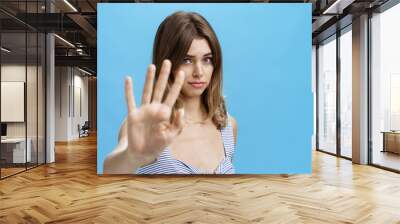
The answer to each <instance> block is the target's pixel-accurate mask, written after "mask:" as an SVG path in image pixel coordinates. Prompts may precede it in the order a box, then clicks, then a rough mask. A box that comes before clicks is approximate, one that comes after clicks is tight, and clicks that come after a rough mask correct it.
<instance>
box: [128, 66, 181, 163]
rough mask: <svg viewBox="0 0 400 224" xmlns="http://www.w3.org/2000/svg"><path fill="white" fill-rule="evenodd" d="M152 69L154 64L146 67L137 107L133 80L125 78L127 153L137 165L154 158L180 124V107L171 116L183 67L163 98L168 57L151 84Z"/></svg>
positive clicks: (169, 68)
mask: <svg viewBox="0 0 400 224" xmlns="http://www.w3.org/2000/svg"><path fill="white" fill-rule="evenodd" d="M155 70H156V68H155V66H154V65H150V66H149V68H148V70H147V75H146V81H145V84H144V88H143V95H142V105H141V106H140V107H136V103H135V97H134V95H133V84H132V80H131V79H130V78H127V79H126V81H125V97H126V103H127V106H128V117H127V134H128V136H127V137H128V155H129V156H132V158H135V160H138V161H140V163H141V164H140V165H145V164H148V163H150V162H152V161H154V160H155V159H156V158H157V157H158V156H159V155H160V153H161V152H162V151H163V150H164V149H165V147H166V146H168V145H169V144H170V143H171V142H172V140H173V139H174V138H175V137H176V136H177V135H178V134H179V133H180V131H181V130H182V128H183V110H178V112H177V113H176V114H174V115H173V116H174V119H172V120H173V122H171V120H170V117H171V113H172V107H173V105H174V104H175V101H176V99H177V98H178V96H179V93H180V91H181V88H182V85H183V82H184V79H185V75H184V73H183V72H182V71H179V72H178V73H177V74H176V76H175V81H174V83H173V85H172V87H171V89H170V90H169V91H168V95H167V96H166V97H165V100H164V102H162V99H163V98H164V97H163V96H164V92H166V86H167V83H168V77H169V75H170V73H171V62H170V61H169V60H165V61H164V62H163V64H162V67H161V70H160V73H159V77H158V80H157V83H156V84H155V86H154V88H153V83H154V78H155V72H156V71H155Z"/></svg>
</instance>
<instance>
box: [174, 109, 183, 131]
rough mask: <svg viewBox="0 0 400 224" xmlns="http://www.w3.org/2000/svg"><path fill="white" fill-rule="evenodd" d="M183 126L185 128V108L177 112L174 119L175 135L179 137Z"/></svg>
mask: <svg viewBox="0 0 400 224" xmlns="http://www.w3.org/2000/svg"><path fill="white" fill-rule="evenodd" d="M183 126H184V110H183V108H181V109H179V110H178V111H177V112H176V114H175V118H174V124H173V129H174V133H175V135H179V134H180V133H181V132H182V130H183Z"/></svg>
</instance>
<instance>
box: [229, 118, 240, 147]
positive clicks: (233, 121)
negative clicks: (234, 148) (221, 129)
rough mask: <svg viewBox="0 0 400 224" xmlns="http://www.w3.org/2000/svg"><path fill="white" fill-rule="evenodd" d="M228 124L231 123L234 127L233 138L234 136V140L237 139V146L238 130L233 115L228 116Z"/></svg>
mask: <svg viewBox="0 0 400 224" xmlns="http://www.w3.org/2000/svg"><path fill="white" fill-rule="evenodd" d="M228 122H229V123H230V125H231V126H232V130H233V136H234V138H235V144H236V139H237V129H238V127H237V122H236V119H235V118H234V117H233V116H232V115H230V114H228Z"/></svg>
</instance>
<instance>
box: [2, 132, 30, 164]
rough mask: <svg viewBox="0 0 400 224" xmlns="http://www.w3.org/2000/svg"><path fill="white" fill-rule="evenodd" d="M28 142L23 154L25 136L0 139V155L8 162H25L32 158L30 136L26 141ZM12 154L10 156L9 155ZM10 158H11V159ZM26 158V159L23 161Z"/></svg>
mask: <svg viewBox="0 0 400 224" xmlns="http://www.w3.org/2000/svg"><path fill="white" fill-rule="evenodd" d="M26 142H27V143H28V144H27V146H28V147H26V154H25V138H6V139H1V157H2V159H5V160H6V162H9V163H25V162H30V161H31V160H32V154H31V145H32V141H31V139H30V138H28V139H27V141H26ZM11 154H12V156H11ZM11 158H12V160H11ZM25 158H27V161H25Z"/></svg>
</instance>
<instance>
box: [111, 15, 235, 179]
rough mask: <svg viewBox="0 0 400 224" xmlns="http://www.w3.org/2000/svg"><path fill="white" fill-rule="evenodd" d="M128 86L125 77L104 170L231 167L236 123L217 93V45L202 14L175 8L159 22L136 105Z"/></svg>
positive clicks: (189, 171) (189, 170)
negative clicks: (122, 110)
mask: <svg viewBox="0 0 400 224" xmlns="http://www.w3.org/2000/svg"><path fill="white" fill-rule="evenodd" d="M156 68H161V69H156ZM154 80H156V83H155V84H154ZM132 89H133V87H132V81H131V79H130V78H129V77H128V78H127V79H126V80H125V96H126V102H127V106H128V116H127V118H126V119H125V120H124V122H123V124H122V126H121V129H120V133H119V143H118V145H117V146H116V148H115V149H114V150H113V151H112V152H111V153H110V154H109V155H108V156H107V158H106V159H105V161H104V173H116V174H121V173H124V174H126V173H133V172H136V173H138V174H205V173H215V174H224V173H234V167H233V164H232V159H233V154H234V150H235V145H236V136H237V125H236V121H235V119H234V118H233V117H231V116H228V113H227V111H226V107H225V102H224V99H223V97H222V95H221V94H222V55H221V48H220V44H219V42H218V39H217V36H216V34H215V32H214V31H213V29H212V28H211V26H210V24H209V23H208V22H207V21H206V20H205V19H204V18H203V17H202V16H201V15H199V14H197V13H187V12H176V13H174V14H172V15H170V16H168V17H167V18H166V19H165V20H164V21H163V22H162V23H161V24H160V26H159V28H158V30H157V34H156V37H155V41H154V47H153V64H151V65H150V66H149V67H148V70H147V75H146V81H145V84H144V88H143V95H142V104H141V106H140V107H137V106H136V104H135V100H134V96H133V91H132Z"/></svg>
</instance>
